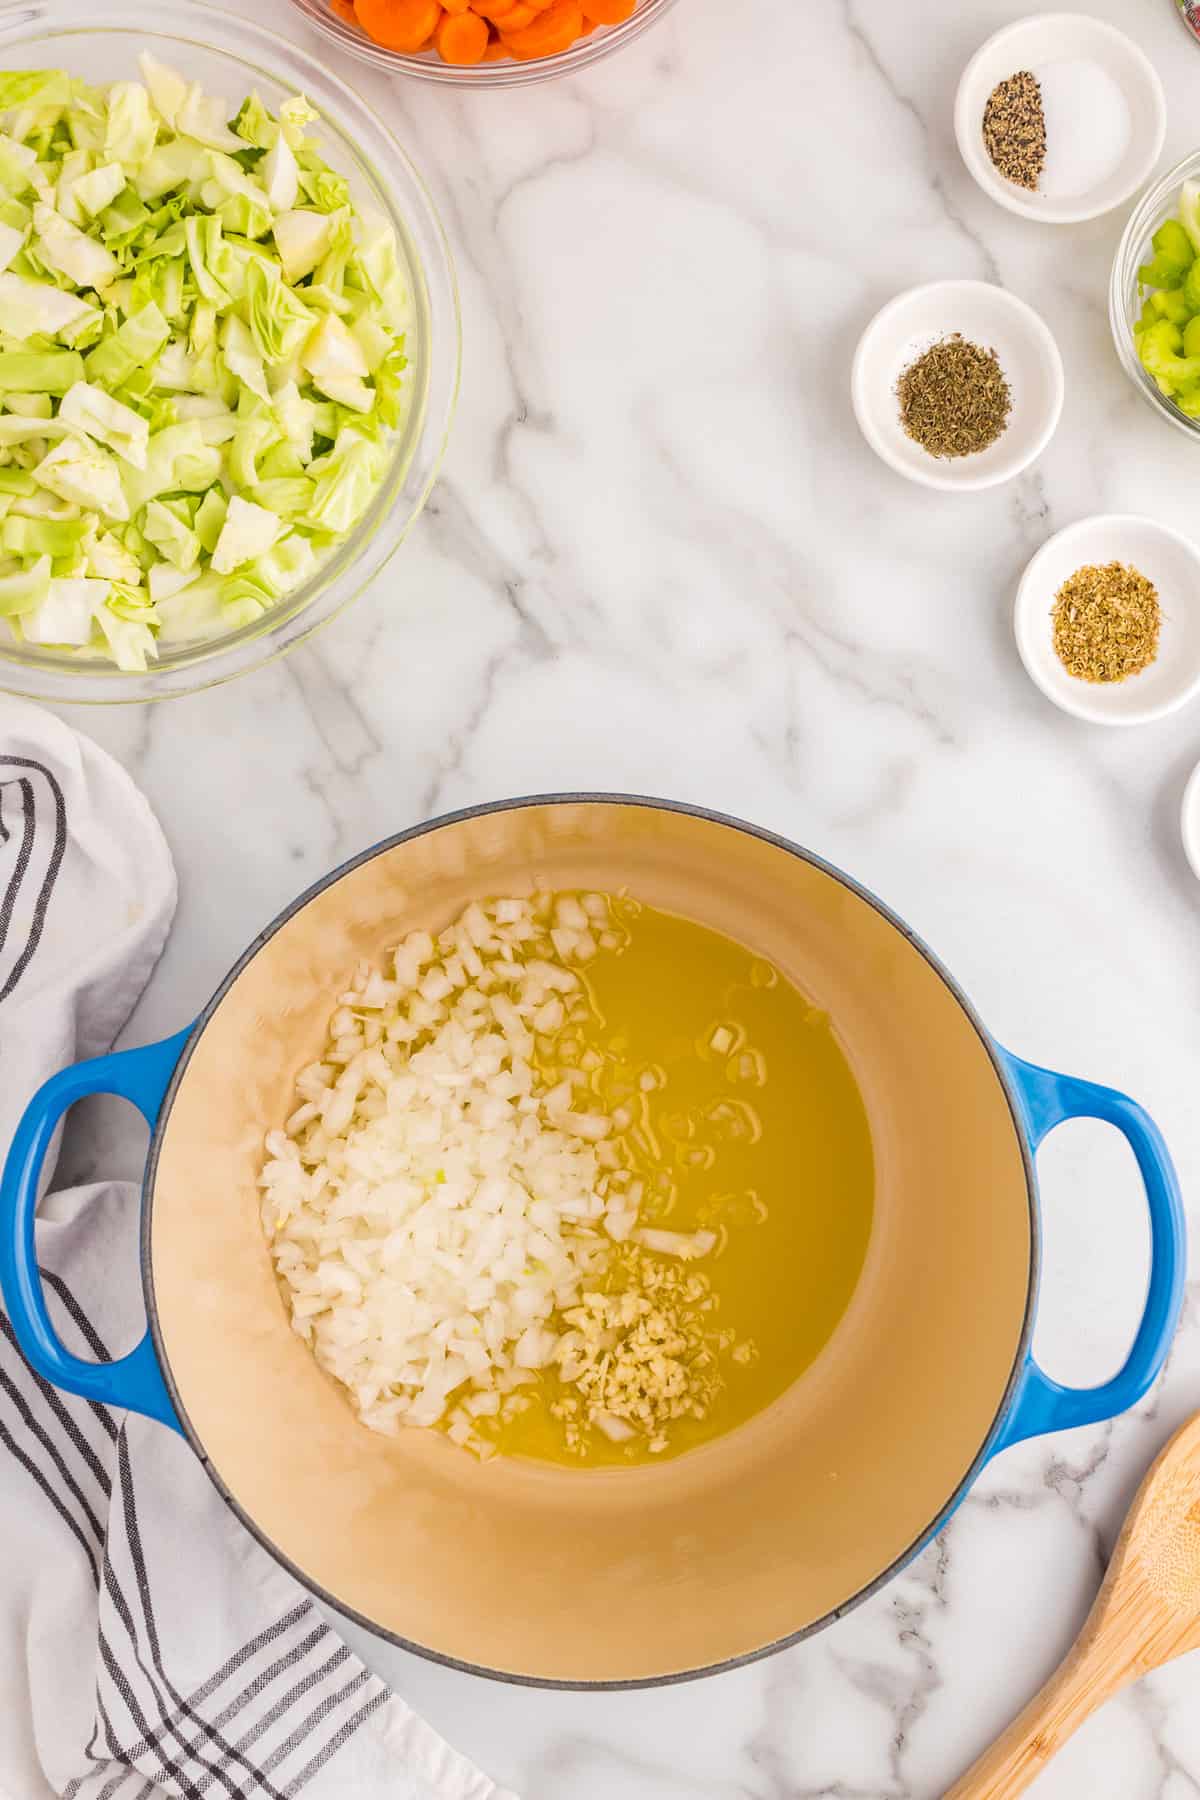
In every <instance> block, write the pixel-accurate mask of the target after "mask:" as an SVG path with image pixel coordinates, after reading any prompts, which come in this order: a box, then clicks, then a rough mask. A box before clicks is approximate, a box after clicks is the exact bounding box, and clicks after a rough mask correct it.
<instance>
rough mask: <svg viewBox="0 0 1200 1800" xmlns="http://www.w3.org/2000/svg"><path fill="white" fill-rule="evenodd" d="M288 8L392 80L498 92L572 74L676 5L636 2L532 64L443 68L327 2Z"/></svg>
mask: <svg viewBox="0 0 1200 1800" xmlns="http://www.w3.org/2000/svg"><path fill="white" fill-rule="evenodd" d="M292 5H293V6H295V7H296V8H297V10H298V11H299V12H301V13H303V15H304V17H305V18H306V19H308V20H309V21H310V22H311V23H312V24H313V25H315V26H316V28H317V30H318V31H320V32H322V33H323V34H324V36H325V37H327V38H328V39H329V40H330V42H331V43H334V44H336V45H337V46H338V48H339V49H341V50H345V51H346V52H347V53H348V54H349V55H351V56H357V57H358V58H359V59H360V60H361V61H362V62H368V63H370V64H371V65H372V66H373V67H374V68H376V69H382V70H384V71H385V72H386V73H390V74H393V75H414V76H416V77H417V79H418V80H420V81H440V82H445V83H447V84H448V85H450V86H452V87H492V88H498V87H526V86H528V85H529V84H530V83H532V82H535V81H552V80H554V79H555V78H556V77H557V76H559V75H577V74H578V73H579V72H580V70H582V69H588V68H591V66H592V65H593V63H597V62H601V61H602V60H603V59H604V58H605V57H606V56H611V55H612V54H613V52H614V51H615V50H620V49H621V47H622V46H623V45H625V44H628V43H631V42H632V41H633V39H634V38H635V37H640V36H641V34H642V32H643V31H646V30H647V29H648V28H649V27H650V26H651V25H653V24H654V23H655V21H656V20H658V19H661V18H662V16H663V14H664V13H666V12H668V11H669V10H670V8H671V7H672V6H674V5H675V0H641V4H640V5H639V6H638V7H637V9H636V10H635V11H634V12H632V13H630V15H629V17H628V18H627V19H624V20H622V22H621V24H619V25H607V26H598V27H597V29H596V30H595V31H593V32H592V33H590V35H589V36H588V37H586V38H580V39H578V41H577V42H576V43H574V44H572V45H571V48H570V49H569V50H563V51H561V52H560V53H559V54H558V55H557V56H543V57H539V58H538V60H537V61H536V62H493V63H477V64H475V65H474V66H472V67H469V68H460V67H455V66H454V65H453V64H451V63H444V62H442V61H441V59H440V58H439V57H434V56H430V57H425V56H407V55H405V53H404V52H403V51H402V50H385V49H383V47H382V46H381V45H379V44H373V43H372V42H371V40H370V39H369V38H368V37H367V36H366V35H365V33H363V32H361V31H357V30H355V29H354V27H352V26H350V25H347V24H346V23H344V21H343V20H341V19H339V18H338V17H337V15H336V14H335V13H333V12H331V11H330V9H329V6H328V4H327V0H292Z"/></svg>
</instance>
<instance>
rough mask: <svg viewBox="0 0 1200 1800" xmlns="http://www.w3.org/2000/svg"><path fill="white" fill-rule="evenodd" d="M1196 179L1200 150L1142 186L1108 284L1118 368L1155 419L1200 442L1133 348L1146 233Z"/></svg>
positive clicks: (1199, 428)
mask: <svg viewBox="0 0 1200 1800" xmlns="http://www.w3.org/2000/svg"><path fill="white" fill-rule="evenodd" d="M1198 177H1200V150H1193V151H1191V152H1190V154H1189V155H1187V156H1185V157H1182V158H1181V159H1180V161H1179V162H1177V163H1175V164H1174V165H1173V167H1171V168H1169V169H1168V170H1167V171H1166V172H1165V174H1163V175H1160V176H1159V177H1158V179H1157V180H1156V181H1152V182H1151V183H1150V185H1149V187H1147V188H1146V190H1145V192H1144V193H1143V194H1142V196H1141V198H1140V199H1139V200H1138V203H1137V205H1136V206H1135V207H1134V209H1133V211H1132V212H1131V213H1130V215H1129V218H1128V219H1127V220H1126V222H1125V229H1124V231H1123V232H1122V233H1121V239H1120V242H1119V243H1118V245H1117V249H1116V254H1115V256H1114V257H1113V265H1112V275H1111V277H1110V279H1109V284H1108V322H1109V326H1110V328H1111V330H1112V337H1113V344H1114V346H1115V348H1116V352H1117V357H1118V359H1119V361H1120V364H1121V367H1122V368H1123V369H1124V370H1125V373H1126V374H1127V375H1128V377H1129V379H1130V381H1132V383H1133V385H1134V387H1135V388H1136V389H1137V391H1138V393H1139V394H1140V395H1141V396H1142V398H1143V400H1145V402H1146V404H1147V405H1148V406H1151V407H1153V409H1154V411H1155V412H1156V413H1157V414H1158V415H1159V417H1160V418H1162V419H1165V420H1166V421H1167V423H1168V424H1169V425H1173V426H1174V427H1175V429H1176V431H1182V432H1183V433H1184V434H1185V436H1187V437H1189V438H1191V440H1192V442H1193V443H1197V442H1200V419H1189V418H1188V416H1187V414H1186V413H1182V412H1180V410H1179V408H1178V407H1177V406H1175V405H1173V404H1172V402H1171V401H1170V400H1168V399H1167V396H1166V395H1165V394H1164V393H1163V392H1162V391H1161V389H1160V388H1159V387H1157V386H1156V384H1155V383H1154V382H1153V381H1152V380H1151V378H1150V376H1149V375H1147V373H1146V371H1145V369H1144V368H1143V367H1142V365H1141V362H1140V361H1139V359H1138V354H1137V350H1136V349H1135V347H1134V337H1133V326H1134V321H1135V319H1136V318H1137V317H1138V314H1139V313H1140V312H1141V300H1140V294H1139V284H1138V278H1137V272H1138V268H1139V265H1140V264H1141V263H1142V261H1143V260H1144V258H1143V251H1144V250H1145V248H1146V245H1147V244H1148V243H1149V241H1150V235H1151V233H1152V232H1153V231H1155V230H1156V229H1157V228H1158V226H1159V225H1161V223H1162V221H1163V220H1164V219H1165V218H1167V217H1169V216H1170V214H1172V213H1173V212H1174V210H1175V198H1176V196H1177V194H1178V193H1179V189H1180V187H1181V186H1182V184H1183V183H1184V182H1185V181H1187V180H1189V179H1195V178H1198Z"/></svg>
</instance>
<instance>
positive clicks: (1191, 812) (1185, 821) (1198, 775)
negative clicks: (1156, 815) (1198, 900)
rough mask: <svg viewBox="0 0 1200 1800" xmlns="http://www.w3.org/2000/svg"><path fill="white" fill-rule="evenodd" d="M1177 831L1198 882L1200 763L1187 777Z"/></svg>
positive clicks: (1199, 869)
mask: <svg viewBox="0 0 1200 1800" xmlns="http://www.w3.org/2000/svg"><path fill="white" fill-rule="evenodd" d="M1179 829H1180V832H1181V834H1182V836H1183V853H1184V855H1185V856H1186V857H1187V859H1188V861H1189V862H1190V863H1191V865H1192V874H1193V875H1194V876H1195V877H1196V879H1197V881H1200V763H1197V764H1196V766H1195V768H1194V769H1193V770H1192V772H1191V774H1190V775H1189V776H1188V784H1187V786H1186V787H1185V788H1184V790H1183V804H1182V805H1181V807H1180V809H1179Z"/></svg>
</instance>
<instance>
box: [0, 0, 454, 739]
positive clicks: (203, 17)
mask: <svg viewBox="0 0 1200 1800" xmlns="http://www.w3.org/2000/svg"><path fill="white" fill-rule="evenodd" d="M125 32H128V33H131V34H136V36H137V37H138V38H139V39H140V40H142V41H143V42H145V43H148V44H153V43H155V42H156V41H158V42H160V43H162V44H163V45H164V46H168V41H169V40H174V41H175V42H176V43H177V44H178V43H179V42H180V41H181V40H182V41H183V43H184V44H186V43H188V42H190V43H191V44H193V45H194V46H195V48H196V50H197V51H200V52H203V53H205V54H206V55H208V56H216V57H218V58H228V59H230V60H231V61H232V62H234V63H237V62H240V63H241V64H243V65H244V67H245V70H246V75H247V79H248V80H250V79H252V78H253V75H254V74H256V73H257V75H258V76H259V78H260V79H270V80H271V81H273V82H275V83H277V84H278V85H279V86H280V87H285V88H292V89H293V90H295V91H297V92H303V93H305V94H306V95H307V96H308V97H309V98H310V99H311V100H312V101H313V103H314V105H315V106H316V107H317V109H318V111H319V112H320V113H321V114H322V116H323V117H324V118H327V119H328V122H329V125H330V126H331V127H332V128H334V129H335V130H336V131H337V132H338V133H340V134H341V135H342V136H343V137H344V138H345V139H346V140H347V142H348V144H350V145H351V146H353V149H354V152H355V156H356V160H357V163H358V167H359V172H360V175H361V176H363V177H365V178H366V179H367V180H368V181H369V182H370V183H371V184H373V186H374V187H375V188H376V189H377V190H378V194H379V198H380V199H381V200H382V201H384V202H385V204H386V207H387V210H388V211H389V213H390V214H391V215H392V217H393V219H394V220H395V221H396V222H397V223H398V224H399V225H400V227H401V229H402V231H403V234H404V237H405V239H406V242H407V248H408V253H409V256H410V258H411V260H412V262H413V265H414V267H415V269H416V270H417V272H418V274H419V277H420V280H421V292H420V293H419V295H418V297H417V298H418V314H419V317H420V319H421V324H422V330H423V334H424V344H423V353H424V369H423V373H424V382H423V404H422V406H421V408H420V413H419V416H418V417H416V418H415V420H414V421H413V422H412V423H411V425H410V428H409V429H408V431H407V433H406V434H404V433H402V435H401V439H400V443H399V444H398V447H397V454H396V457H395V458H394V459H393V463H392V467H391V469H390V470H389V473H388V476H387V477H386V479H385V482H384V484H383V487H382V488H381V490H380V493H379V495H378V496H377V497H376V500H375V502H374V503H373V504H372V507H371V509H370V511H369V512H368V514H367V516H366V518H365V519H364V520H363V521H361V523H360V524H359V525H358V526H357V527H356V528H355V530H354V532H352V533H351V535H350V537H349V538H347V540H346V542H345V543H344V544H342V545H341V546H339V548H338V549H337V551H335V552H334V554H333V555H332V556H331V557H330V558H329V560H328V561H327V562H326V563H324V564H322V566H321V568H320V569H319V570H318V572H317V574H316V575H315V576H314V578H313V579H312V581H310V582H308V583H305V584H304V585H303V586H301V587H300V588H298V589H297V590H296V591H295V592H294V593H293V594H290V595H288V596H287V598H286V599H285V600H284V601H282V602H281V603H280V605H279V606H278V607H277V608H275V609H274V610H273V611H272V612H270V613H268V614H266V615H265V617H264V618H263V619H262V620H260V621H257V622H256V623H255V624H254V625H251V626H246V627H244V628H243V629H242V630H240V631H237V632H231V633H229V634H228V635H227V636H224V637H220V638H216V639H213V640H212V642H211V643H210V644H198V645H189V646H181V647H180V650H179V652H177V653H168V654H167V655H165V656H164V657H163V658H162V659H161V660H160V661H159V662H158V663H156V664H153V665H151V667H150V668H148V669H147V670H146V672H145V673H144V674H138V673H130V672H126V671H123V670H119V669H116V668H115V667H111V666H108V665H103V664H101V663H99V662H98V661H96V660H92V659H88V660H86V661H84V660H82V659H80V660H72V659H71V658H69V657H68V656H66V655H62V654H58V655H55V654H54V653H53V652H40V653H39V652H33V651H31V650H29V649H26V648H24V647H22V646H18V645H2V646H0V691H7V692H9V693H15V694H19V695H21V696H23V697H24V698H27V699H36V700H43V701H52V702H57V703H63V704H85V705H89V704H106V703H128V702H131V701H148V700H162V699H168V698H173V697H177V696H179V695H182V694H186V693H192V692H195V691H196V690H197V689H200V688H205V687H213V686H216V685H218V684H219V683H221V682H225V681H230V680H233V679H234V678H235V677H237V676H239V675H242V674H245V673H247V672H248V671H250V670H251V669H254V668H257V667H259V666H261V665H262V664H263V663H266V662H269V661H271V660H273V659H274V658H275V657H277V656H280V655H282V654H283V653H284V652H285V651H287V650H289V649H292V648H293V647H294V646H295V645H296V644H298V643H300V642H301V641H302V640H303V639H304V638H306V637H308V636H310V635H311V634H312V633H313V632H314V631H316V630H318V629H319V628H320V627H321V626H323V625H325V624H327V623H328V622H329V621H330V620H331V619H332V618H334V617H336V615H337V614H338V613H339V612H341V611H342V610H343V609H344V608H345V607H346V606H348V605H349V604H350V602H351V601H352V600H354V599H355V598H356V597H357V596H358V595H359V594H360V593H361V592H362V590H363V589H364V588H365V587H366V586H367V585H368V584H369V583H370V582H371V581H373V580H374V579H375V578H376V576H378V575H379V573H380V572H381V570H382V569H383V568H384V566H385V564H386V563H387V562H388V560H389V558H390V557H391V556H392V555H393V553H394V552H395V551H396V550H397V549H398V548H399V546H400V544H401V543H402V542H403V540H404V537H405V536H406V534H407V532H408V530H409V528H410V527H411V525H412V524H413V521H414V520H415V519H416V518H417V516H418V515H419V513H420V512H421V510H422V508H423V507H424V504H425V501H426V499H427V498H428V496H429V492H430V490H431V488H432V486H433V483H434V480H435V478H436V476H437V472H438V469H439V467H440V464H441V460H442V457H443V455H444V452H445V448H446V443H447V440H448V437H449V432H450V425H451V421H452V418H453V414H454V407H455V403H456V400H457V396H458V386H459V374H460V365H461V353H462V321H461V314H460V308H459V297H458V285H457V279H456V276H455V270H454V262H453V258H452V255H451V251H450V246H449V243H448V241H447V238H446V233H445V230H444V228H443V226H442V223H441V219H440V218H439V216H438V213H437V210H436V208H435V206H434V204H433V201H432V198H431V197H430V194H429V191H428V188H427V186H426V183H425V181H424V180H423V178H422V177H421V175H420V174H419V172H418V171H417V169H416V168H415V167H414V165H413V163H412V161H411V159H410V158H409V156H408V154H407V153H406V151H405V150H404V149H402V147H401V145H400V144H399V142H398V141H397V139H396V138H395V136H394V135H393V133H392V131H391V129H390V127H389V126H388V125H387V124H386V123H385V122H384V120H383V119H382V118H380V116H379V115H378V113H377V112H376V111H375V110H374V109H373V108H372V107H371V106H370V104H369V103H368V102H367V101H366V100H365V99H364V98H363V96H362V95H361V94H360V93H359V92H358V91H357V90H356V89H355V88H353V87H352V86H350V85H349V84H348V83H347V82H345V81H344V80H343V79H342V78H341V76H340V75H339V74H337V73H336V72H335V71H333V70H331V69H329V68H327V67H326V66H324V65H323V64H322V62H321V61H320V60H318V58H317V57H315V56H313V55H312V54H311V53H310V52H309V51H308V50H307V49H306V48H301V47H298V46H297V45H295V44H293V43H290V42H289V41H288V40H287V39H285V38H283V37H281V36H280V35H279V33H278V32H277V31H274V30H272V28H271V27H270V26H267V25H263V24H260V23H258V22H257V21H255V20H253V19H246V18H239V17H238V16H237V15H236V14H234V13H231V12H230V11H229V10H228V9H227V8H226V7H224V6H218V5H214V4H212V0H156V4H155V7H154V23H153V25H152V26H148V25H147V22H146V10H145V8H144V7H143V6H137V5H134V4H131V3H129V0H126V3H125V4H115V5H106V6H105V8H104V12H103V15H102V16H101V17H100V18H98V19H97V20H96V21H95V22H94V23H90V22H87V21H86V20H85V19H84V18H83V17H82V16H81V14H80V10H79V6H78V0H27V3H26V4H23V5H22V6H20V7H19V8H13V9H10V8H6V7H0V57H2V56H3V54H4V52H5V51H6V50H7V49H10V48H18V47H21V48H24V49H26V50H28V49H29V48H30V47H31V46H34V45H38V44H39V43H41V42H42V41H43V40H46V42H47V60H48V61H49V60H51V58H52V51H51V49H50V40H51V39H52V38H53V37H54V36H59V35H62V36H74V35H88V36H95V37H101V36H106V35H109V34H112V35H114V36H115V35H119V34H121V33H125ZM162 55H163V57H164V59H165V60H170V57H171V51H170V49H169V47H164V48H163V50H162ZM176 60H177V61H178V60H179V55H178V54H177V55H176ZM185 72H186V70H185ZM336 160H337V159H336V154H335V161H336Z"/></svg>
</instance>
